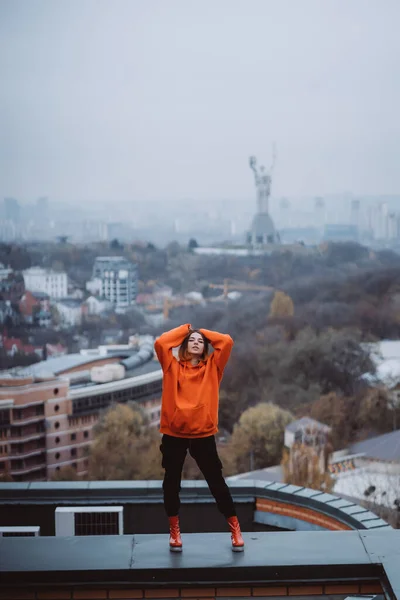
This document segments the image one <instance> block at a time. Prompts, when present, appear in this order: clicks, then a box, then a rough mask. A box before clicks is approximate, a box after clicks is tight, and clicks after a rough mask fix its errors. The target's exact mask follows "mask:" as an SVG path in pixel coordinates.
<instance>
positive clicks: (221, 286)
mask: <svg viewBox="0 0 400 600" xmlns="http://www.w3.org/2000/svg"><path fill="white" fill-rule="evenodd" d="M208 287H210V288H214V289H217V290H224V298H227V297H228V292H229V290H238V291H239V290H240V291H241V290H251V291H256V292H257V291H258V292H272V291H274V290H275V288H273V287H271V286H270V285H255V284H252V283H243V282H242V283H233V282H232V283H229V279H224V283H209V284H208Z"/></svg>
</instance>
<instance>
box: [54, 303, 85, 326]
mask: <svg viewBox="0 0 400 600" xmlns="http://www.w3.org/2000/svg"><path fill="white" fill-rule="evenodd" d="M56 309H57V311H58V314H59V316H60V321H61V325H64V326H66V327H75V326H76V325H80V324H81V322H82V303H81V301H80V300H76V299H74V298H63V299H62V300H59V301H58V302H56Z"/></svg>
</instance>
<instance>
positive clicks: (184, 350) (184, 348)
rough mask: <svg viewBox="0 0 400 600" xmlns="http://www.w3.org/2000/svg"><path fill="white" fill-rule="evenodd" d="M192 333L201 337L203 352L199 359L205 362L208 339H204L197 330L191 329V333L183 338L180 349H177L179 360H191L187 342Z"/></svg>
mask: <svg viewBox="0 0 400 600" xmlns="http://www.w3.org/2000/svg"><path fill="white" fill-rule="evenodd" d="M193 333H199V334H200V335H201V337H202V338H203V342H204V350H203V354H202V355H201V359H202V360H206V359H207V357H208V344H209V342H208V339H207V338H206V337H204V335H203V334H202V333H201V331H199V330H198V329H192V331H191V332H190V333H189V334H188V335H187V336H186V337H185V339H184V340H183V342H182V344H181V347H180V348H179V352H178V355H179V360H190V359H191V354H190V352H189V350H188V342H189V338H190V336H191V335H192V334H193Z"/></svg>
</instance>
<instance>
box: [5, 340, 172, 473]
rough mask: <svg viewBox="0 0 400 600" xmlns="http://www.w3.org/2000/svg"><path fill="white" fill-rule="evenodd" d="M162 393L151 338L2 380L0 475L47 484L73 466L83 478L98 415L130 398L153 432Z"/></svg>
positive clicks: (71, 356)
mask: <svg viewBox="0 0 400 600" xmlns="http://www.w3.org/2000/svg"><path fill="white" fill-rule="evenodd" d="M161 391H162V371H161V367H160V364H159V363H158V361H157V360H156V359H155V358H154V353H153V340H152V339H150V338H148V336H145V337H144V338H142V339H141V340H139V341H137V340H135V341H134V342H132V343H130V344H126V345H120V346H100V347H99V348H97V349H94V350H86V351H82V352H81V353H80V354H69V355H66V356H59V357H56V358H50V359H48V360H47V361H42V362H40V363H37V364H35V365H31V366H30V367H27V368H26V369H23V370H21V373H20V375H18V376H16V375H14V376H10V374H9V373H7V374H6V375H3V376H0V475H2V476H4V475H8V476H11V477H12V479H13V480H14V481H35V480H36V481H44V480H46V479H50V478H51V477H52V475H54V473H55V472H57V471H59V470H60V469H61V468H62V467H65V466H72V467H73V468H75V469H76V471H77V474H78V475H80V476H84V475H85V474H86V473H87V467H88V450H89V446H90V444H91V442H92V429H93V426H94V425H95V424H96V422H97V421H98V419H99V416H100V413H101V411H102V410H104V409H106V408H107V407H108V406H110V405H111V404H112V403H115V402H128V401H130V400H134V401H136V402H138V403H140V404H141V406H142V407H143V409H144V411H145V412H146V413H147V415H148V417H149V420H150V423H151V425H153V426H158V424H159V420H160V410H161Z"/></svg>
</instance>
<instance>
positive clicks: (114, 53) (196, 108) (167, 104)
mask: <svg viewBox="0 0 400 600" xmlns="http://www.w3.org/2000/svg"><path fill="white" fill-rule="evenodd" d="M399 23H400V2H399V0H0V194H1V195H2V196H4V195H8V196H14V197H17V198H20V199H21V200H22V201H28V200H31V199H34V198H35V197H36V196H39V195H48V196H49V197H50V199H51V200H53V201H54V202H55V201H71V202H75V201H84V202H88V203H89V202H91V203H93V205H95V202H96V200H97V201H100V202H104V201H110V202H115V201H121V202H122V201H124V202H138V201H140V200H142V199H143V200H147V201H152V200H153V201H156V200H164V199H165V200H169V201H171V200H175V199H182V198H193V199H196V200H200V201H201V200H203V201H208V202H211V201H212V200H214V199H217V198H221V197H222V198H227V199H229V198H231V199H232V200H237V199H246V198H250V199H251V201H253V198H254V193H253V177H252V173H251V171H250V169H249V166H248V157H249V155H250V154H255V155H257V157H259V159H260V161H261V162H265V163H267V164H269V162H270V158H271V145H272V142H273V141H276V143H277V148H278V160H277V164H276V169H275V174H274V181H273V195H275V196H283V195H291V196H293V195H295V196H299V195H308V194H310V195H313V194H325V193H341V192H343V191H352V192H354V193H355V194H366V193H368V194H380V193H388V194H400V109H399V107H400V58H399V57H400V34H399V31H400V30H399Z"/></svg>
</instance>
